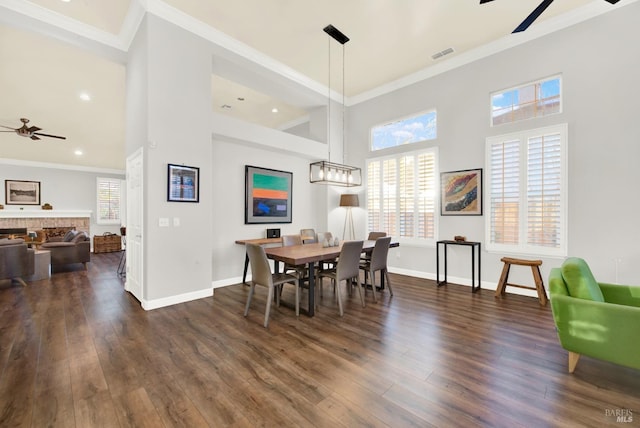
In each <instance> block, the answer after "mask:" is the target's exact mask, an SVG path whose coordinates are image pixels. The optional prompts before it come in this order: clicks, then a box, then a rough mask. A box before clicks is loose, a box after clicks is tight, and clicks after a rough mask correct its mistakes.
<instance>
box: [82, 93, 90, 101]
mask: <svg viewBox="0 0 640 428" xmlns="http://www.w3.org/2000/svg"><path fill="white" fill-rule="evenodd" d="M79 96H80V99H81V100H82V101H91V95H89V94H88V93H86V92H82V93H80V95H79Z"/></svg>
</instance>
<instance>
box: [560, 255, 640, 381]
mask: <svg viewBox="0 0 640 428" xmlns="http://www.w3.org/2000/svg"><path fill="white" fill-rule="evenodd" d="M549 292H550V295H551V309H552V311H553V319H554V322H555V325H556V329H557V332H558V338H559V339H560V344H561V345H562V347H563V348H564V349H566V350H567V351H569V373H573V371H574V370H575V368H576V365H577V364H578V359H579V358H580V355H587V356H589V357H592V358H598V359H601V360H605V361H610V362H612V363H616V364H620V365H623V366H627V367H632V368H636V369H640V340H638V338H640V287H636V286H628V285H614V284H606V283H602V282H597V281H596V280H595V278H594V277H593V274H592V273H591V269H589V266H588V265H587V263H586V262H585V261H584V260H583V259H580V258H577V257H571V258H568V259H567V260H565V262H564V263H563V264H562V266H561V267H559V268H553V269H551V272H550V274H549Z"/></svg>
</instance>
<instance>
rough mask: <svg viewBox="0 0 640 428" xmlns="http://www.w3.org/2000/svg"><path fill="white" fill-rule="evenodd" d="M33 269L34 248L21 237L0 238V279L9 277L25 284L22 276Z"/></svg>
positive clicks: (29, 273) (29, 274) (28, 273)
mask: <svg viewBox="0 0 640 428" xmlns="http://www.w3.org/2000/svg"><path fill="white" fill-rule="evenodd" d="M34 270H35V264H34V250H33V249H31V248H28V247H27V244H25V243H24V240H22V239H0V280H3V279H10V280H14V281H17V282H19V283H20V284H22V285H27V284H26V283H25V282H24V279H23V278H26V277H29V276H31V275H33V273H34Z"/></svg>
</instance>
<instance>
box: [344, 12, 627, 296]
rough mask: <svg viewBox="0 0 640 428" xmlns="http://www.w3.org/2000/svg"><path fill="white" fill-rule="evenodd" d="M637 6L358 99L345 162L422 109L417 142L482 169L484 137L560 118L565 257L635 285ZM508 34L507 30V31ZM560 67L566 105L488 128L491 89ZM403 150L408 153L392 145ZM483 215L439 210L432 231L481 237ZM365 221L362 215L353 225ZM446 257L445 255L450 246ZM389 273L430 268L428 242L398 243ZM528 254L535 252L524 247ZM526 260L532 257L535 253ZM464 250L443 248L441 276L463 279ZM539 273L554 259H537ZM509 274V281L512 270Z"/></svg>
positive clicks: (496, 268) (494, 274)
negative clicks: (427, 118)
mask: <svg viewBox="0 0 640 428" xmlns="http://www.w3.org/2000/svg"><path fill="white" fill-rule="evenodd" d="M638 18H640V4H638V3H636V4H631V5H629V6H628V7H625V8H623V9H619V10H616V11H613V12H611V13H608V14H605V15H603V16H600V17H598V18H595V19H592V20H589V21H586V22H583V23H581V24H578V25H576V26H574V27H571V28H568V29H565V30H563V31H560V32H558V33H554V34H552V35H549V36H546V37H544V38H540V39H537V40H534V41H531V42H529V43H526V44H524V45H520V46H518V47H515V48H512V49H509V50H507V51H504V52H502V53H499V54H496V55H493V56H491V57H488V58H485V59H483V60H480V61H477V62H475V63H472V64H469V65H466V66H462V67H460V68H457V69H455V70H452V71H449V72H447V73H444V74H441V75H438V76H435V77H433V78H430V79H427V80H425V81H422V82H419V83H417V84H414V85H412V86H410V87H406V88H403V89H401V90H398V91H395V92H393V93H390V94H387V95H384V96H380V97H378V98H376V99H372V100H370V101H367V102H364V103H361V104H359V105H356V106H354V107H352V108H350V109H349V131H350V132H349V138H348V144H349V150H348V153H349V162H351V163H355V164H359V165H361V166H363V167H364V165H365V159H366V158H368V157H375V156H378V155H382V153H379V154H378V153H370V152H369V150H368V141H369V131H370V128H371V127H372V126H373V125H377V124H380V123H384V122H387V121H389V120H392V119H397V118H400V117H403V116H407V115H410V114H413V113H416V112H420V111H423V110H426V109H430V108H436V109H437V111H438V138H437V139H436V140H435V141H432V142H427V143H425V144H422V145H420V146H422V147H424V146H432V145H433V146H437V147H438V148H439V163H440V171H451V170H458V169H468V168H479V167H480V168H485V165H484V150H485V139H486V138H487V137H489V136H493V135H501V134H506V133H510V132H513V131H515V130H518V129H533V128H538V127H542V126H547V125H550V124H557V123H568V125H569V217H568V225H569V233H568V235H569V255H570V256H578V257H583V258H585V259H586V260H587V262H588V263H589V264H590V266H591V268H592V270H593V272H594V275H595V276H596V278H598V279H599V280H603V281H612V282H613V281H618V282H620V283H630V284H633V283H640V280H639V279H638V275H637V269H636V266H637V265H638V264H640V247H638V246H637V245H636V243H635V241H636V237H637V236H640V222H638V221H637V215H636V214H637V212H638V211H639V209H640V199H639V198H637V197H636V192H635V191H634V189H635V184H636V183H637V182H638V179H639V178H640V172H639V171H640V170H639V169H638V167H637V160H638V159H640V141H639V140H640V121H638V120H637V117H636V116H637V113H638V108H637V101H638V99H640V85H638V82H637V78H638V77H637V71H638V70H639V69H640V55H637V53H636V52H635V50H633V48H632V46H636V45H637V44H638V43H640V32H638V31H637V29H636V27H637V22H638ZM514 37H515V36H514ZM558 73H561V74H562V82H563V100H564V105H563V112H562V114H559V115H554V116H549V117H545V118H540V119H531V120H527V121H524V122H520V123H517V124H510V125H504V126H500V127H494V128H492V127H490V126H489V118H490V116H489V113H490V107H489V103H490V98H489V94H490V93H491V92H493V91H497V90H500V89H505V88H509V87H512V86H516V85H519V84H522V83H526V82H529V81H532V80H537V79H540V78H543V77H546V76H550V75H554V74H558ZM401 150H405V149H404V148H401ZM486 208H487V201H486V199H485V215H484V216H482V217H450V216H447V217H439V227H440V234H439V237H438V238H439V239H452V238H453V236H454V235H464V236H466V237H467V238H468V239H469V240H477V241H482V242H483V243H485V242H486V241H487V237H486V236H484V222H485V220H486ZM360 227H364V223H361V224H360ZM451 254H452V255H451ZM395 255H396V256H398V255H401V257H396V256H393V257H391V259H390V264H391V265H392V266H393V267H394V268H395V269H396V270H398V269H399V270H407V271H414V272H416V273H417V274H420V275H425V276H431V277H432V276H433V275H434V273H435V270H436V269H435V261H436V255H435V249H434V248H433V247H426V248H425V247H408V246H405V247H401V248H399V249H398V250H396V251H395ZM502 256H503V255H502V254H490V253H486V251H484V250H483V254H482V257H483V260H482V273H483V274H482V279H483V281H485V282H487V283H488V284H487V285H491V284H492V285H493V286H495V283H497V281H498V279H499V275H500V270H501V268H502V263H501V262H500V258H501V257H502ZM528 257H529V258H531V257H532V256H528ZM533 257H535V258H539V257H536V256H533ZM469 258H470V256H469V250H468V249H467V248H457V247H453V248H450V257H449V275H450V276H454V277H460V278H466V279H469V277H470V260H469ZM542 260H543V261H544V263H543V266H542V270H543V277H544V278H546V277H547V276H548V272H549V269H550V268H551V267H554V266H559V265H560V264H561V262H562V260H560V259H550V258H542ZM514 274H515V276H514V280H515V281H513V282H515V283H518V281H517V280H518V277H522V278H523V279H522V281H521V282H520V283H531V282H532V280H531V274H530V272H527V271H524V272H523V274H522V275H519V274H518V273H517V272H515V271H514ZM510 280H511V278H510Z"/></svg>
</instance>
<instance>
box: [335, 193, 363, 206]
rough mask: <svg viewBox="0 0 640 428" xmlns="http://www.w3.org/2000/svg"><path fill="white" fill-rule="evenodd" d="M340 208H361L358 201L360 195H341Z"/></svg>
mask: <svg viewBox="0 0 640 428" xmlns="http://www.w3.org/2000/svg"><path fill="white" fill-rule="evenodd" d="M340 206H341V207H358V206H360V201H358V195H354V194H352V193H346V194H344V195H340Z"/></svg>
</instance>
